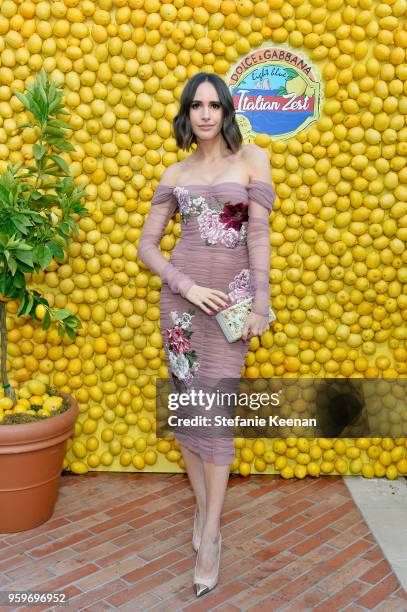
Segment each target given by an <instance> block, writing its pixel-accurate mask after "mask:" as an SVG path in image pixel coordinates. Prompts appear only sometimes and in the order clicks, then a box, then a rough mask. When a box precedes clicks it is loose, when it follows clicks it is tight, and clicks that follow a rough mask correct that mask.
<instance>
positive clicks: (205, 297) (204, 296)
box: [185, 285, 231, 315]
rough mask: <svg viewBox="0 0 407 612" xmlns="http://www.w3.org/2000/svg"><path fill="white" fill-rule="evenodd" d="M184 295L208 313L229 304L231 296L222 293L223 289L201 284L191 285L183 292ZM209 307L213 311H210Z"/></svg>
mask: <svg viewBox="0 0 407 612" xmlns="http://www.w3.org/2000/svg"><path fill="white" fill-rule="evenodd" d="M185 297H186V299H187V300H189V301H190V302H192V303H193V304H195V305H196V306H199V307H200V308H202V310H203V311H204V312H206V314H209V315H212V314H215V313H216V312H218V311H219V310H222V309H223V308H227V307H228V306H230V304H231V298H230V297H229V296H228V294H227V293H223V291H219V289H211V288H210V287H201V285H192V287H191V288H190V289H189V290H188V292H187V293H186V294H185ZM211 308H212V310H213V311H215V312H212V311H211Z"/></svg>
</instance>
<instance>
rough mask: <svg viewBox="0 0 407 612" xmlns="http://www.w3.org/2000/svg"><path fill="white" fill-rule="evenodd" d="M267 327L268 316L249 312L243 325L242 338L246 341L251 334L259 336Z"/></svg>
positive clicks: (249, 338)
mask: <svg viewBox="0 0 407 612" xmlns="http://www.w3.org/2000/svg"><path fill="white" fill-rule="evenodd" d="M268 328H269V321H268V317H265V316H263V315H259V314H256V313H255V312H251V313H250V314H249V316H248V317H247V319H246V321H245V324H244V326H243V332H242V340H243V342H246V341H247V340H251V338H253V336H259V335H260V334H262V333H263V332H265V331H266V330H267V329H268Z"/></svg>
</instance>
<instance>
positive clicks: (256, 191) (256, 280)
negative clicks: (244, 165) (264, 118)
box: [246, 145, 275, 317]
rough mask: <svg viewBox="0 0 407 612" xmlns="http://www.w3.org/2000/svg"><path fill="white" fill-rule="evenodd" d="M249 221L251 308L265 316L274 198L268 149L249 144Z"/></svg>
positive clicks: (268, 290)
mask: <svg viewBox="0 0 407 612" xmlns="http://www.w3.org/2000/svg"><path fill="white" fill-rule="evenodd" d="M248 149H249V145H248V146H247V148H246V150H247V153H249V151H248ZM250 172H251V175H252V178H251V181H250V183H249V222H248V227H247V247H248V251H249V262H250V271H251V275H252V279H253V285H254V290H255V297H254V300H253V310H252V312H253V313H255V314H257V315H260V316H262V317H268V311H269V304H270V226H269V215H270V212H271V210H272V208H273V205H274V201H275V191H274V188H273V185H272V183H271V176H270V160H269V156H268V153H267V152H266V151H265V150H264V149H261V148H260V147H258V146H257V145H251V146H250Z"/></svg>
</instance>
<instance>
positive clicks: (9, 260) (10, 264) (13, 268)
mask: <svg viewBox="0 0 407 612" xmlns="http://www.w3.org/2000/svg"><path fill="white" fill-rule="evenodd" d="M7 264H8V267H9V269H10V272H11V274H12V275H13V276H14V274H15V273H16V272H17V262H16V261H15V259H13V258H12V257H11V255H10V254H8V256H7Z"/></svg>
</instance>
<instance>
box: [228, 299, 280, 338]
mask: <svg viewBox="0 0 407 612" xmlns="http://www.w3.org/2000/svg"><path fill="white" fill-rule="evenodd" d="M252 307H253V297H248V298H246V299H244V300H241V301H240V302H236V304H232V306H229V307H228V308H225V309H224V310H221V311H220V312H218V314H217V315H216V320H217V321H218V323H219V325H220V328H221V330H222V331H223V333H224V334H225V336H226V339H227V340H228V342H236V340H239V338H241V337H242V332H243V327H244V324H245V321H246V319H247V317H248V316H249V314H250V312H251V310H252ZM275 318H276V315H275V314H274V312H273V310H272V309H271V308H270V307H269V323H271V322H272V321H274V320H275Z"/></svg>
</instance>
